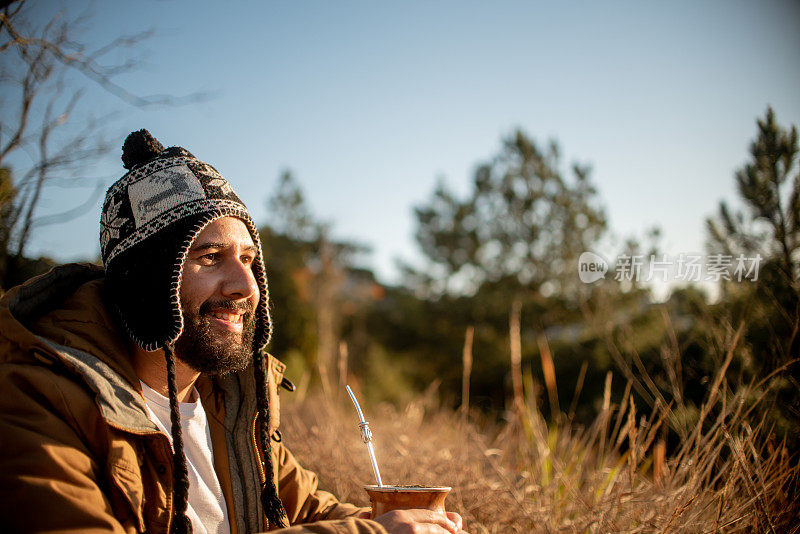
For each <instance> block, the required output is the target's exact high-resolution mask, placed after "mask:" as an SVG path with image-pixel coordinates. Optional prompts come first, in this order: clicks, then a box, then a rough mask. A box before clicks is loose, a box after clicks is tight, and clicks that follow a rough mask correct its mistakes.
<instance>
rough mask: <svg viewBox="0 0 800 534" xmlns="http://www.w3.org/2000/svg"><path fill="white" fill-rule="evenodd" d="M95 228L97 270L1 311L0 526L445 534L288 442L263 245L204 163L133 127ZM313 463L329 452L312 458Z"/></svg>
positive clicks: (68, 268) (437, 523)
mask: <svg viewBox="0 0 800 534" xmlns="http://www.w3.org/2000/svg"><path fill="white" fill-rule="evenodd" d="M122 160H123V164H124V166H125V168H126V169H128V172H127V173H126V174H125V175H124V176H123V177H122V178H121V179H120V180H118V181H117V182H115V183H114V184H113V185H112V186H111V187H110V188H109V190H108V192H107V194H106V199H105V202H104V204H103V211H102V216H101V237H100V244H101V254H102V259H103V268H100V267H96V266H92V265H88V264H70V265H64V266H61V267H57V268H56V269H54V270H52V271H51V272H50V273H48V274H46V275H43V276H41V277H38V278H36V279H33V280H31V281H30V282H28V283H26V284H24V285H23V286H20V287H17V288H14V289H12V290H10V291H9V292H8V293H7V294H6V295H4V296H3V298H2V299H0V492H2V493H0V517H3V519H4V525H3V529H4V530H7V531H11V532H54V531H58V532H119V533H123V532H125V533H133V532H149V533H170V532H172V533H176V532H177V533H184V532H195V533H200V532H213V533H227V532H233V533H245V532H259V531H264V530H281V529H284V530H281V531H283V532H286V533H287V534H290V533H291V534H293V533H298V534H299V533H320V534H327V533H330V534H333V533H342V534H344V533H364V534H366V533H386V532H398V533H399V532H431V533H444V532H456V531H457V530H458V529H459V528H460V525H461V518H460V517H458V516H457V514H448V516H447V517H445V516H443V515H440V514H435V513H433V512H429V511H425V510H410V511H403V512H390V513H388V514H385V515H383V516H380V517H377V518H375V519H374V520H370V519H367V517H368V514H366V513H365V512H366V511H365V509H363V508H358V507H356V506H353V505H351V504H346V503H341V502H339V501H338V500H337V499H336V498H335V497H334V496H333V495H331V494H330V493H328V492H325V491H322V490H320V489H318V487H317V477H316V475H315V474H314V473H312V472H310V471H308V470H305V469H303V468H302V467H301V466H300V465H299V464H298V462H297V461H296V460H295V458H294V457H293V456H292V454H291V453H290V452H289V450H288V449H287V448H286V447H285V446H284V444H283V443H282V440H281V438H280V433H279V432H278V431H277V428H278V425H279V414H278V388H279V386H280V385H281V384H283V385H284V386H286V387H287V389H290V387H291V386H288V383H287V382H286V381H285V380H284V378H283V371H284V368H285V367H284V365H283V364H282V363H280V362H279V361H278V360H276V359H274V358H273V357H271V356H270V355H269V354H267V353H266V352H265V350H264V349H265V346H266V345H267V343H268V342H269V338H270V335H271V333H272V323H271V320H270V314H269V307H268V293H267V279H266V274H265V268H264V262H263V259H262V256H261V243H260V240H259V236H258V231H257V229H256V226H255V224H254V223H253V220H252V218H251V217H250V215H249V213H248V212H247V208H246V207H245V206H244V204H243V203H242V201H241V200H240V199H239V197H238V196H237V195H236V193H235V192H234V191H233V189H232V188H231V186H230V184H229V183H228V182H227V181H226V180H225V179H224V178H223V177H222V176H221V175H220V174H219V173H218V172H217V170H216V169H214V167H212V166H211V165H208V164H206V163H203V162H202V161H200V160H198V159H197V158H195V157H194V156H193V155H192V154H190V153H189V152H188V151H187V150H185V149H183V148H180V147H171V148H167V149H165V148H164V147H163V146H162V145H161V144H160V143H159V142H158V141H157V140H156V139H155V138H153V137H152V136H151V135H150V134H149V133H148V132H147V131H146V130H140V131H138V132H134V133H132V134H131V135H130V136H128V138H127V139H126V141H125V144H124V146H123V155H122ZM323 453H324V451H323Z"/></svg>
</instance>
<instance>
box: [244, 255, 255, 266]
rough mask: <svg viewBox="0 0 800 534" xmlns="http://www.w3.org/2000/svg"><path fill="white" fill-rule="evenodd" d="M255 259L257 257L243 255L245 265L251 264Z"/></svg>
mask: <svg viewBox="0 0 800 534" xmlns="http://www.w3.org/2000/svg"><path fill="white" fill-rule="evenodd" d="M254 261H255V258H254V257H252V256H242V263H244V264H245V265H250V264H251V263H253V262H254Z"/></svg>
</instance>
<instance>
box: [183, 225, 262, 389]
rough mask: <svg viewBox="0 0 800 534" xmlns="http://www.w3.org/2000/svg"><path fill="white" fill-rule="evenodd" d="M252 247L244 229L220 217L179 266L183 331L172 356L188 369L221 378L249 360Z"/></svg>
mask: <svg viewBox="0 0 800 534" xmlns="http://www.w3.org/2000/svg"><path fill="white" fill-rule="evenodd" d="M256 254H257V249H256V246H255V244H254V243H253V239H252V238H251V237H250V232H248V231H247V226H245V224H244V223H243V222H242V221H241V220H239V219H237V218H235V217H223V218H221V219H217V220H215V221H213V222H212V223H210V224H209V225H208V226H206V227H205V228H204V229H203V231H202V232H200V233H199V234H198V235H197V237H196V238H195V240H194V242H193V243H192V245H191V247H190V248H189V254H188V256H187V257H186V261H185V262H184V264H183V271H182V274H181V276H182V281H181V293H180V297H181V305H182V307H183V321H184V326H183V333H182V334H181V336H180V337H179V338H178V340H177V341H176V342H175V353H176V356H177V357H178V358H179V359H180V360H181V361H183V362H184V363H186V364H188V365H189V366H190V367H192V368H193V369H194V370H196V371H199V372H204V373H218V374H226V373H230V372H235V371H240V370H242V369H244V368H245V367H247V365H248V363H250V360H251V359H252V350H253V336H254V333H255V309H256V304H257V303H258V299H259V294H258V285H257V284H256V280H255V276H254V274H253V262H254V261H255V259H256Z"/></svg>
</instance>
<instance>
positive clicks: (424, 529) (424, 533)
mask: <svg viewBox="0 0 800 534" xmlns="http://www.w3.org/2000/svg"><path fill="white" fill-rule="evenodd" d="M446 514H447V515H446V516H445V515H442V514H440V513H438V512H433V511H431V510H392V511H391V512H386V513H385V514H383V515H380V516H378V517H376V518H375V519H374V521H377V522H378V523H380V524H381V525H383V528H385V529H386V530H388V531H389V532H390V534H446V533H449V534H458V533H459V532H463V531H462V530H461V526H462V521H461V516H460V515H458V514H457V513H455V512H446ZM367 517H368V516H367Z"/></svg>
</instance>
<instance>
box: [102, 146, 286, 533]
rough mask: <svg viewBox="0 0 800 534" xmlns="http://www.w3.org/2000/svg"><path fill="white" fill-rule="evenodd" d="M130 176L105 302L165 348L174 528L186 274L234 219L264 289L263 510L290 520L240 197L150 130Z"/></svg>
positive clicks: (105, 235)
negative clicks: (280, 484)
mask: <svg viewBox="0 0 800 534" xmlns="http://www.w3.org/2000/svg"><path fill="white" fill-rule="evenodd" d="M122 162H123V165H124V166H125V168H126V169H128V173H127V174H125V176H123V177H122V178H120V179H119V180H118V181H116V182H115V183H114V184H113V185H112V186H111V187H110V188H109V189H108V191H107V192H106V199H105V202H104V203H103V212H102V215H101V220H100V246H101V255H102V258H103V265H104V266H105V271H106V273H105V274H106V282H105V287H106V291H107V297H108V301H109V305H110V306H111V308H112V310H113V312H114V314H115V315H116V317H117V318H118V320H119V322H120V323H121V324H122V325H123V326H124V328H125V330H126V332H127V334H128V336H130V338H131V340H133V341H134V342H135V343H136V344H137V345H138V346H139V347H141V348H142V349H144V350H148V351H153V350H157V349H164V356H165V359H166V362H165V363H166V373H167V381H168V390H169V400H170V418H171V421H172V437H173V443H174V452H173V461H174V470H173V477H174V483H173V502H174V503H175V505H174V518H173V522H172V525H173V528H172V529H171V532H173V533H185V532H191V530H192V529H191V524H190V522H189V519H188V517H187V516H186V509H187V501H188V492H189V479H188V471H187V465H186V457H185V455H184V452H183V437H182V432H181V426H180V412H179V410H178V401H177V393H176V392H177V388H176V383H177V382H176V370H175V354H174V343H175V341H176V340H177V339H178V337H179V336H180V335H181V333H182V332H183V310H182V308H181V299H180V290H181V271H182V269H183V264H184V261H185V260H186V256H187V253H188V252H189V247H190V246H191V244H192V241H194V239H195V237H196V236H197V234H199V233H200V232H201V231H202V230H203V228H205V227H206V226H207V225H208V224H209V223H211V222H212V221H214V220H216V219H219V218H221V217H237V218H239V219H240V220H241V221H242V222H244V224H245V225H246V226H247V229H248V231H249V232H250V235H251V237H252V238H253V243H255V245H256V248H257V254H256V258H255V260H254V261H253V265H252V269H253V275H254V277H255V280H256V283H257V285H258V290H259V294H260V297H259V300H258V304H257V306H256V310H255V335H254V338H253V365H252V370H253V374H254V377H255V381H256V397H257V398H256V402H257V410H258V416H259V422H260V425H259V426H260V436H261V443H262V447H264V448H265V451H263V454H262V458H264V468H265V471H266V480H267V482H266V483H265V484H264V485H263V487H262V492H261V504H262V506H263V508H264V514H265V515H266V517H267V519H268V520H269V522H270V523H271V524H272V525H274V526H286V511H285V510H284V508H283V505H282V504H281V501H280V499H279V497H278V491H277V488H276V487H275V483H274V481H273V466H272V455H271V454H270V451H269V447H270V442H271V440H270V434H271V432H270V429H269V396H268V394H267V375H266V359H265V356H264V354H263V353H262V351H263V349H264V347H265V346H266V344H267V343H268V342H269V338H270V334H271V332H272V322H271V320H270V316H269V308H268V305H267V302H268V300H269V294H268V292H267V278H266V274H265V271H264V260H263V257H262V254H261V240H260V239H259V236H258V230H257V228H256V225H255V223H254V222H253V219H252V218H251V217H250V214H249V213H248V212H247V208H246V207H245V205H244V203H243V202H242V201H241V199H239V197H238V196H237V195H236V193H235V192H234V191H233V188H232V187H231V186H230V184H229V183H228V182H227V181H226V180H225V179H224V178H223V177H222V176H220V174H219V172H217V170H216V169H215V168H214V167H212V166H211V165H209V164H207V163H203V162H202V161H200V160H198V159H197V158H195V157H194V156H193V155H192V154H191V153H189V151H187V150H185V149H183V148H181V147H170V148H166V149H165V148H164V146H163V145H162V144H161V143H159V142H158V140H156V139H155V138H154V137H153V136H152V135H150V132H148V131H147V130H139V131H137V132H133V133H131V134H130V135H129V136H128V138H127V139H126V140H125V143H124V145H123V147H122Z"/></svg>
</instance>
